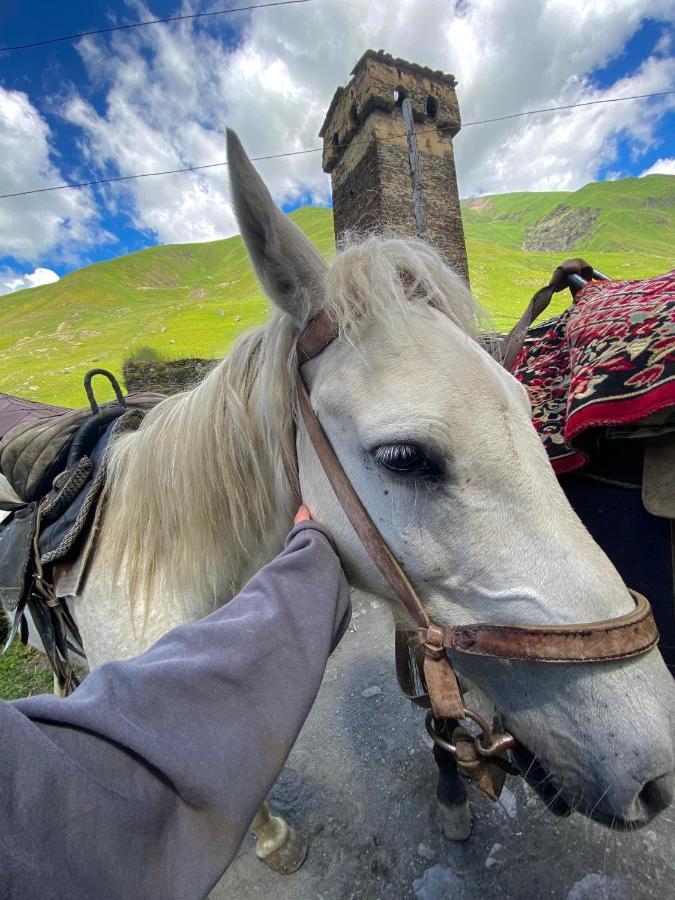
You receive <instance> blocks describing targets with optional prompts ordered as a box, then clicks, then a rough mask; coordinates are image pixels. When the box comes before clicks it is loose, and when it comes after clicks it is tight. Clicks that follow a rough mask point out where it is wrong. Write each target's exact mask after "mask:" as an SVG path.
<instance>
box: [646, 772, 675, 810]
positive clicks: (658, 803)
mask: <svg viewBox="0 0 675 900" xmlns="http://www.w3.org/2000/svg"><path fill="white" fill-rule="evenodd" d="M674 790H675V776H673V775H672V774H667V775H661V776H660V777H659V778H654V779H653V780H652V781H648V782H647V783H646V784H645V785H644V786H643V787H642V790H641V791H640V793H639V794H638V796H637V799H638V803H639V805H640V806H641V808H642V809H643V810H644V813H645V814H646V815H647V816H649V818H650V819H651V818H653V817H654V816H656V815H658V813H660V812H663V810H664V809H668V807H669V806H670V804H671V803H672V802H673V791H674Z"/></svg>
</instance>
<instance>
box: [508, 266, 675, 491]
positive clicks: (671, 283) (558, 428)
mask: <svg viewBox="0 0 675 900" xmlns="http://www.w3.org/2000/svg"><path fill="white" fill-rule="evenodd" d="M512 371H513V374H514V375H515V376H516V378H517V379H518V380H519V381H520V382H522V384H523V385H524V386H525V388H526V389H527V392H528V394H529V396H530V401H531V403H532V412H533V420H534V424H535V427H536V428H537V431H538V432H539V435H540V437H541V439H542V441H543V443H544V446H545V448H546V451H547V453H548V455H549V458H550V460H551V463H552V465H553V468H554V470H555V471H556V473H558V474H559V475H560V474H563V473H565V472H571V471H573V470H574V469H579V468H581V467H582V466H584V465H585V464H586V462H587V461H588V448H589V443H590V441H591V439H592V436H593V431H594V429H598V428H606V427H612V426H626V425H630V424H632V423H635V422H638V421H640V420H642V419H645V418H646V417H647V416H651V415H653V414H654V413H658V412H661V413H662V412H663V411H667V410H669V409H675V270H673V271H672V272H670V273H668V274H666V275H661V276H658V277H656V278H649V279H646V280H644V281H604V282H592V283H591V284H589V285H587V286H586V287H585V288H583V289H582V290H581V291H579V293H578V294H577V296H576V299H575V302H574V304H573V305H572V306H571V307H570V308H569V309H568V310H567V311H566V312H564V313H563V314H562V315H561V316H559V317H558V318H557V319H556V320H555V322H554V323H553V325H552V327H551V328H550V329H549V330H548V331H547V332H546V333H545V334H543V335H542V336H539V337H538V338H536V339H535V340H534V341H532V342H528V343H527V344H526V345H525V346H524V347H523V349H522V350H521V352H520V353H519V355H518V357H517V358H516V360H515V362H514V365H513V369H512Z"/></svg>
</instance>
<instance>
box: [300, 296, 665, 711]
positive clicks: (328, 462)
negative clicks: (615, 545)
mask: <svg viewBox="0 0 675 900" xmlns="http://www.w3.org/2000/svg"><path fill="white" fill-rule="evenodd" d="M336 337H337V331H336V329H335V327H334V325H333V323H332V321H331V320H330V317H329V316H328V315H327V314H326V313H324V312H321V313H319V314H318V316H316V317H315V318H314V319H312V321H311V322H310V323H309V325H307V327H306V328H305V329H304V331H303V332H302V333H301V334H300V336H299V338H298V342H297V355H298V403H299V407H300V413H301V415H302V419H303V422H304V425H305V428H306V430H307V434H308V436H309V438H310V440H311V442H312V444H313V446H314V449H315V451H316V454H317V456H318V458H319V461H320V463H321V465H322V466H323V469H324V471H325V473H326V476H327V478H328V480H329V482H330V484H331V487H332V488H333V491H334V492H335V496H336V497H337V499H338V501H339V503H340V505H341V506H342V508H343V509H344V511H345V514H346V516H347V518H348V519H349V522H350V523H351V525H352V527H353V528H354V530H355V531H356V533H357V535H358V536H359V539H360V540H361V543H362V544H363V546H364V547H365V549H366V551H367V553H368V555H369V556H370V558H371V559H372V560H373V562H374V563H375V565H376V566H377V569H378V570H379V572H380V573H381V574H382V576H383V577H384V578H385V580H386V581H387V584H389V586H390V587H391V589H392V590H393V592H394V593H395V594H396V596H397V597H398V599H399V600H400V601H401V603H402V604H403V606H404V607H405V609H406V610H407V612H408V613H409V615H410V616H411V618H412V619H413V621H414V622H415V623H416V625H417V626H418V628H419V631H418V635H419V640H420V643H421V644H422V646H423V648H424V651H425V659H424V676H425V679H426V681H427V687H428V689H429V697H430V699H431V704H432V708H433V711H434V715H435V716H436V717H437V718H450V719H459V718H463V717H464V714H465V713H466V710H465V709H464V706H463V703H462V698H461V694H460V691H459V686H458V684H457V679H456V677H455V674H454V671H453V669H452V665H451V663H450V660H449V659H448V657H447V655H446V652H445V651H446V650H455V651H457V652H459V653H462V654H467V655H471V656H489V657H496V658H499V659H521V660H532V661H537V662H547V663H554V662H555V663H588V662H601V661H609V660H618V659H627V658H629V657H632V656H637V655H639V654H641V653H645V652H646V651H647V650H649V649H650V648H651V647H653V646H654V645H655V644H656V643H657V641H658V639H659V634H658V631H657V628H656V623H655V622H654V618H653V615H652V612H651V607H650V605H649V603H648V601H647V600H646V599H645V598H644V597H643V596H641V595H640V594H637V593H635V592H631V593H632V595H633V599H634V600H635V604H636V606H635V609H634V610H633V611H632V612H630V613H628V614H627V615H624V616H619V617H618V618H615V619H607V620H604V621H601V622H593V623H588V624H586V623H584V624H579V625H560V626H556V627H549V626H536V625H490V624H475V625H456V626H453V627H451V628H441V627H439V626H438V625H435V624H434V623H433V622H431V620H430V619H429V616H428V614H427V612H426V610H425V609H424V606H423V605H422V601H421V600H420V598H419V596H418V594H417V592H416V591H415V588H414V587H413V585H412V584H411V582H410V580H409V578H408V577H407V575H406V574H405V572H404V571H403V569H402V567H401V565H400V563H399V562H398V560H397V559H396V557H395V555H394V554H393V553H392V551H391V550H390V548H389V547H388V545H387V543H386V542H385V540H384V538H383V537H382V535H381V534H380V532H379V531H378V529H377V527H376V525H375V523H374V522H373V520H372V519H371V517H370V515H369V514H368V511H367V510H366V508H365V507H364V505H363V503H362V502H361V500H360V498H359V496H358V494H357V493H356V491H355V490H354V488H353V486H352V484H351V482H350V481H349V478H348V476H347V474H346V472H345V471H344V469H343V467H342V464H341V463H340V460H339V459H338V458H337V455H336V453H335V451H334V450H333V447H332V445H331V443H330V441H329V439H328V437H327V435H326V433H325V431H324V430H323V427H322V425H321V422H320V421H319V419H318V417H317V415H316V413H315V412H314V410H313V408H312V405H311V402H310V399H309V395H308V393H307V388H306V386H305V382H304V380H303V377H302V366H303V364H304V363H306V362H308V361H309V360H310V359H313V358H314V357H315V356H318V355H319V354H320V353H321V352H322V351H323V350H325V349H326V347H328V346H329V345H330V344H331V343H332V342H333V341H334V340H335V339H336Z"/></svg>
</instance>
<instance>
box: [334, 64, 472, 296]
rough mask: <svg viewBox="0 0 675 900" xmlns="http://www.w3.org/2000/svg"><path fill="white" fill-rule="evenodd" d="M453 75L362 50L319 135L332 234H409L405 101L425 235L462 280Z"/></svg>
mask: <svg viewBox="0 0 675 900" xmlns="http://www.w3.org/2000/svg"><path fill="white" fill-rule="evenodd" d="M456 83H457V82H456V81H455V78H454V76H452V75H446V74H444V73H443V72H434V71H432V70H431V69H427V68H424V67H423V66H418V65H416V64H415V63H409V62H406V61H405V60H404V59H396V58H395V57H393V56H391V55H390V54H388V53H384V52H383V51H382V50H380V51H375V50H367V51H366V52H365V53H364V54H363V56H362V57H361V59H360V60H359V61H358V62H357V64H356V65H355V66H354V69H353V71H352V77H351V80H350V81H349V84H347V85H346V86H345V87H339V88H338V89H337V91H336V92H335V96H334V97H333V99H332V101H331V104H330V107H329V108H328V112H327V114H326V118H325V121H324V123H323V127H322V128H321V131H320V132H319V137H322V138H323V170H324V172H330V175H331V180H332V184H333V216H334V219H335V233H336V235H337V236H338V237H339V235H340V234H342V233H343V232H344V231H346V230H347V229H358V230H360V231H362V230H368V229H376V228H379V227H382V226H388V227H393V228H394V229H395V230H396V231H400V232H402V233H404V234H409V235H415V234H416V233H417V230H416V224H415V209H414V203H413V194H412V185H411V179H410V165H409V162H408V150H407V144H406V133H405V127H404V123H403V116H402V112H401V104H402V102H403V100H404V99H405V98H406V97H407V98H408V99H409V100H410V102H411V105H412V112H413V119H414V123H415V131H416V133H417V147H418V151H419V158H420V169H421V175H422V203H423V206H424V213H425V216H426V224H427V236H428V238H429V239H430V241H431V242H432V243H433V244H434V245H435V246H436V247H437V248H438V249H439V250H440V251H441V253H443V254H444V255H445V257H446V258H447V260H448V262H450V263H451V265H452V266H453V267H454V268H455V270H456V271H457V272H459V273H460V274H461V275H462V276H463V277H464V278H465V279H466V280H467V281H468V266H467V260H466V245H465V243H464V230H463V228H462V217H461V213H460V208H459V193H458V191H457V176H456V174H455V160H454V154H453V149H452V139H453V137H454V136H455V135H456V134H457V132H458V131H459V129H460V126H461V121H460V117H459V105H458V103H457V96H456V94H455V85H456Z"/></svg>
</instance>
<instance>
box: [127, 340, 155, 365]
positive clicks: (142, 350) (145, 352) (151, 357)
mask: <svg viewBox="0 0 675 900" xmlns="http://www.w3.org/2000/svg"><path fill="white" fill-rule="evenodd" d="M163 359H164V357H163V356H162V354H161V353H159V352H158V351H157V350H155V348H154V347H148V346H147V345H146V344H142V345H141V346H140V347H135V348H134V349H133V350H131V351H130V352H129V354H128V355H127V358H126V360H125V362H161V361H162V360H163Z"/></svg>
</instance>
